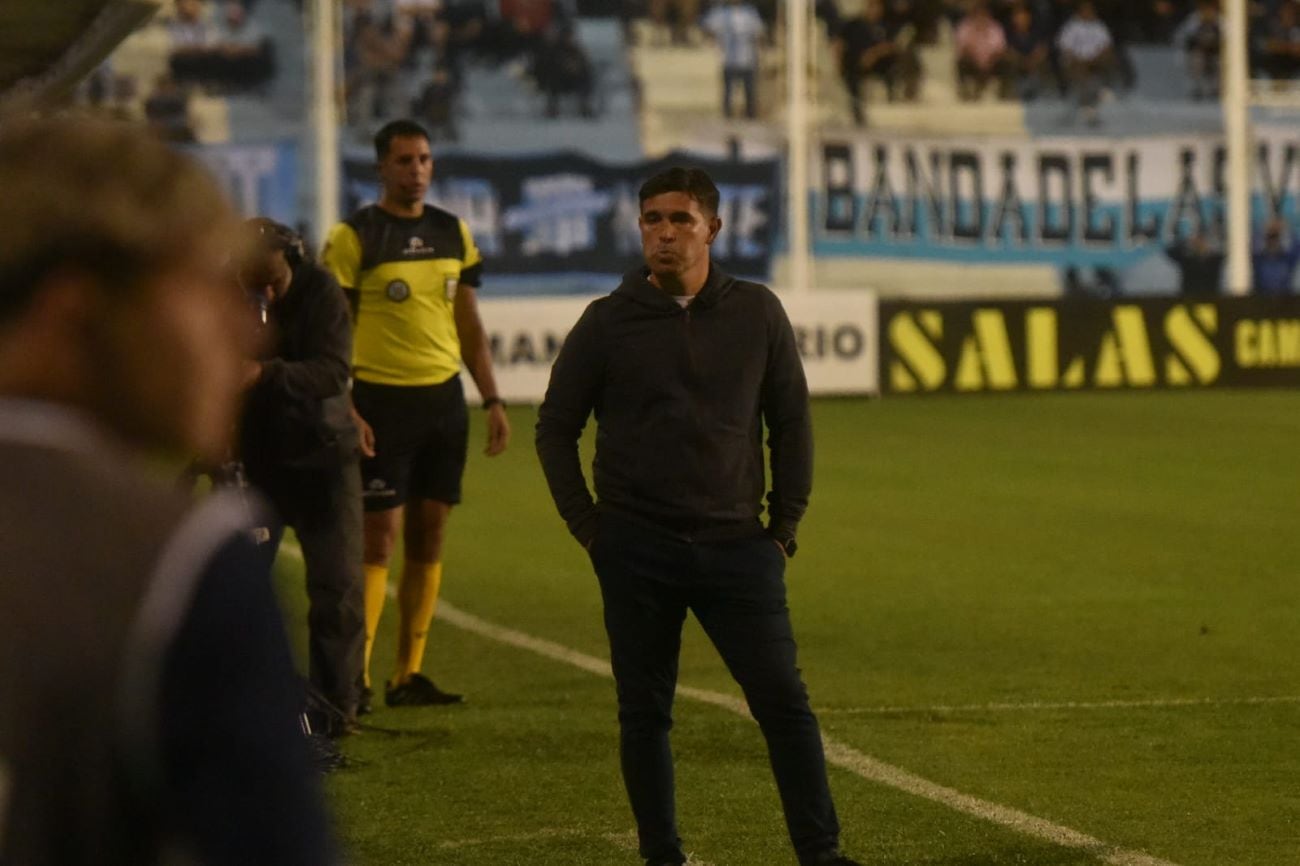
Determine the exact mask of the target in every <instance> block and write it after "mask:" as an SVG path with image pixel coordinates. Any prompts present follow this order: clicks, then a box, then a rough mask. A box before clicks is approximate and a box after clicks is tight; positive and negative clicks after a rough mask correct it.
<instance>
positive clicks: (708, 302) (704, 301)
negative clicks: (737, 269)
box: [613, 265, 736, 313]
mask: <svg viewBox="0 0 1300 866" xmlns="http://www.w3.org/2000/svg"><path fill="white" fill-rule="evenodd" d="M735 282H736V280H735V278H734V277H730V276H728V275H727V274H724V273H723V272H722V271H720V270H718V269H717V267H715V266H714V265H709V276H708V278H707V279H705V281H704V287H703V288H701V289H700V291H699V293H698V294H697V295H696V296H695V300H694V301H692V302H691V306H694V307H711V306H713V305H715V304H717V303H718V302H719V301H720V300H722V298H723V297H724V296H726V294H727V292H729V291H731V287H732V286H733V285H735ZM613 294H614V295H615V296H617V297H620V298H626V299H627V300H630V301H633V302H635V303H637V304H640V305H641V306H644V307H648V308H649V309H652V310H660V311H663V312H665V313H677V312H679V311H680V310H681V307H680V306H679V305H678V303H677V301H676V299H674V298H673V296H672V295H670V294H668V293H667V292H665V291H664V290H663V289H661V288H659V287H658V286H656V285H655V284H654V283H652V282H650V269H649V268H647V267H644V266H642V267H639V268H636V269H635V270H631V271H628V272H627V273H626V274H624V275H623V282H621V283H619V286H618V288H617V289H615V290H614V292H613Z"/></svg>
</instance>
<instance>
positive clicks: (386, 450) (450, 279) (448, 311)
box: [324, 120, 510, 712]
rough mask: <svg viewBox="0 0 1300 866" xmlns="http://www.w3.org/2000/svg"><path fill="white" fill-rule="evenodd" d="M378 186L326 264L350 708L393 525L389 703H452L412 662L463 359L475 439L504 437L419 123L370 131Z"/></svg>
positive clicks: (461, 258) (373, 625)
mask: <svg viewBox="0 0 1300 866" xmlns="http://www.w3.org/2000/svg"><path fill="white" fill-rule="evenodd" d="M375 155H376V158H377V159H378V162H379V165H378V167H379V178H380V185H381V189H380V195H379V202H378V203H377V204H373V205H369V206H367V207H364V208H362V209H361V210H359V211H357V212H356V213H354V214H353V215H352V216H350V217H348V219H347V220H346V221H344V222H342V223H339V224H338V225H336V226H335V227H334V228H333V229H332V230H331V231H330V235H329V241H328V243H327V244H326V247H325V254H324V264H325V265H326V267H328V268H329V269H330V271H331V272H332V273H333V274H334V276H335V278H336V279H337V280H338V281H339V285H341V286H342V287H343V289H344V291H345V292H347V293H348V297H349V300H350V301H351V303H352V313H353V320H354V324H355V330H354V341H353V352H352V367H353V376H354V381H353V384H352V404H353V406H354V408H355V410H356V413H357V417H358V421H359V424H360V428H361V439H362V451H363V454H365V459H364V460H362V462H361V475H362V481H363V483H364V493H363V501H364V506H365V518H364V537H365V545H364V546H365V556H364V562H365V565H364V568H363V571H364V573H365V609H366V643H365V660H364V675H363V676H364V685H363V688H362V698H361V707H360V711H361V712H368V710H369V703H370V656H371V652H372V650H373V648H374V642H375V632H376V630H377V629H378V627H379V619H380V615H381V613H382V612H383V609H384V603H385V602H386V600H387V596H388V565H389V560H390V559H391V558H392V555H393V549H394V548H395V547H396V544H397V533H398V531H399V530H400V531H401V532H402V540H403V544H404V548H403V563H402V574H401V578H400V580H399V582H398V586H397V607H398V617H399V621H398V633H397V660H396V670H395V671H394V673H393V676H392V678H391V679H389V680H388V682H387V684H386V687H385V689H384V703H386V704H387V705H388V706H390V707H397V706H429V705H437V704H454V703H459V702H460V701H461V700H462V696H461V695H459V694H457V693H454V692H446V691H443V690H442V689H440V688H438V686H437V685H436V684H435V683H434V682H433V680H431V679H430V678H429V677H428V676H426V675H425V674H424V673H422V668H423V665H424V651H425V646H426V644H427V643H428V637H429V626H430V624H431V623H432V622H433V616H434V612H435V610H436V609H437V604H438V593H439V590H440V588H441V586H442V545H443V537H444V535H445V533H446V529H447V520H448V518H449V517H450V516H451V509H452V507H453V506H454V505H456V504H457V503H459V502H460V495H461V479H462V476H463V475H464V472H465V460H466V457H467V450H468V443H469V414H468V411H467V409H466V406H465V391H464V387H463V386H462V385H461V378H460V368H461V364H462V363H463V364H464V365H465V367H466V368H467V369H468V370H469V373H470V375H471V376H472V377H473V378H474V384H475V385H477V386H478V391H479V394H480V395H482V398H483V409H484V410H485V411H486V412H487V421H488V423H487V427H488V441H487V448H486V453H487V454H488V455H489V456H495V455H497V454H500V453H501V452H503V451H504V450H505V449H506V445H507V444H508V443H509V441H510V423H509V421H508V420H507V418H506V412H505V403H504V402H503V401H502V400H501V397H500V395H498V394H497V386H496V379H495V377H494V376H493V373H492V355H491V351H490V346H489V345H488V339H487V335H486V333H484V330H483V321H482V320H481V319H480V318H479V312H478V300H477V296H476V292H477V290H478V287H479V282H480V280H481V279H482V274H483V257H482V256H481V255H480V254H479V251H478V247H477V246H475V244H474V238H473V237H472V236H471V235H470V232H469V226H468V225H467V224H466V223H465V221H464V220H463V219H460V218H459V217H457V216H456V215H455V214H451V213H448V212H447V211H445V210H442V209H441V208H436V207H434V206H432V205H427V204H425V202H424V197H425V195H426V194H427V193H428V191H429V183H430V182H431V181H432V179H433V156H432V155H431V153H430V152H429V133H428V132H426V131H425V130H424V128H423V127H421V126H420V125H419V124H417V123H414V122H413V121H410V120H395V121H393V122H392V123H389V124H386V125H385V126H384V127H383V128H382V129H380V130H379V132H378V134H376V136H375Z"/></svg>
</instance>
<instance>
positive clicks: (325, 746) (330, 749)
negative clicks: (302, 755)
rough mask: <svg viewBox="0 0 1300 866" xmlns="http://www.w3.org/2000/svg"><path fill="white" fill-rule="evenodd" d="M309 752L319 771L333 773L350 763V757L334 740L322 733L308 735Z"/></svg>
mask: <svg viewBox="0 0 1300 866" xmlns="http://www.w3.org/2000/svg"><path fill="white" fill-rule="evenodd" d="M307 754H308V755H309V756H310V759H311V765H312V766H313V767H315V768H316V772H318V773H332V772H334V771H335V770H341V769H343V768H344V767H346V766H347V765H348V759H347V758H345V757H344V756H343V753H342V752H340V751H339V748H338V746H336V745H334V741H333V740H331V739H330V738H329V737H326V736H324V735H322V734H308V735H307Z"/></svg>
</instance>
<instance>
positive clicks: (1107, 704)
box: [817, 695, 1300, 716]
mask: <svg viewBox="0 0 1300 866" xmlns="http://www.w3.org/2000/svg"><path fill="white" fill-rule="evenodd" d="M1261 704H1300V695H1273V696H1268V697H1254V698H1150V699H1144V700H1115V701H1056V702H1052V701H1027V702H1023V703H991V704H936V705H934V706H930V707H823V708H821V709H819V710H817V715H819V716H836V715H839V716H853V715H857V716H890V715H899V714H905V715H917V714H924V713H979V712H998V711H1007V710H1113V709H1165V708H1170V707H1227V706H1257V705H1261Z"/></svg>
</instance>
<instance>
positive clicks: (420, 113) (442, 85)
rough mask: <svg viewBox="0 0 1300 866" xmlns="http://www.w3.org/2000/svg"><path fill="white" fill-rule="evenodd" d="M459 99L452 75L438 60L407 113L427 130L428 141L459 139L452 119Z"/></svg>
mask: <svg viewBox="0 0 1300 866" xmlns="http://www.w3.org/2000/svg"><path fill="white" fill-rule="evenodd" d="M459 99H460V88H459V87H458V86H457V83H456V76H455V74H454V73H453V71H452V69H451V67H450V65H449V64H448V63H445V62H439V63H438V64H437V65H436V66H434V68H433V73H432V74H431V75H430V77H429V83H428V84H426V85H425V86H424V88H423V89H422V90H421V91H420V95H419V96H418V97H416V99H415V103H414V105H412V106H411V113H412V114H413V115H414V116H415V117H416V118H417V119H419V120H420V121H421V122H422V123H423V124H424V126H425V128H427V129H428V130H429V140H430V141H452V142H454V141H459V140H460V128H459V127H458V126H457V122H456V121H457V114H458V108H457V103H458V101H459Z"/></svg>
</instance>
